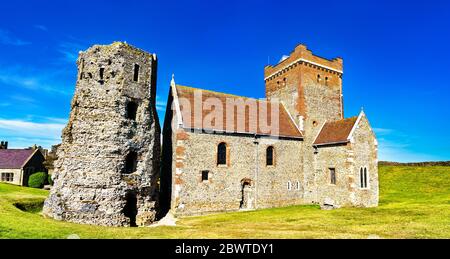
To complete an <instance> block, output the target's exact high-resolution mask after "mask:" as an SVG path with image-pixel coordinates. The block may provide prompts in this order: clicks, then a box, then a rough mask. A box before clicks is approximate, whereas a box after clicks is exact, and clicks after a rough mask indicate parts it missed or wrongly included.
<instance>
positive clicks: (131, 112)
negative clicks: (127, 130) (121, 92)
mask: <svg viewBox="0 0 450 259" xmlns="http://www.w3.org/2000/svg"><path fill="white" fill-rule="evenodd" d="M137 110H138V105H137V103H136V102H133V101H130V102H128V103H127V110H126V113H127V119H129V120H134V121H135V120H136V117H137Z"/></svg>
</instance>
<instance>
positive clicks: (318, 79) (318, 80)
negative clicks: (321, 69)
mask: <svg viewBox="0 0 450 259" xmlns="http://www.w3.org/2000/svg"><path fill="white" fill-rule="evenodd" d="M317 83H320V75H317Z"/></svg>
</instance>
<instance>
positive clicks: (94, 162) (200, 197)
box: [43, 42, 378, 226]
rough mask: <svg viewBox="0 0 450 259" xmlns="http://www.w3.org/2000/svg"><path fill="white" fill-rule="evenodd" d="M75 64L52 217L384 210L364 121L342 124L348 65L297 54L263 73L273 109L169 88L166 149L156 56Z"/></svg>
mask: <svg viewBox="0 0 450 259" xmlns="http://www.w3.org/2000/svg"><path fill="white" fill-rule="evenodd" d="M77 64H78V79H77V84H76V89H75V94H74V97H73V100H72V104H71V112H70V119H69V123H68V124H67V126H66V128H65V129H64V131H63V135H62V144H61V145H60V146H59V148H58V150H57V157H58V159H57V160H56V162H55V163H54V173H53V180H54V186H53V188H52V190H51V192H50V196H49V197H48V198H47V200H46V201H45V204H44V210H43V214H44V215H45V216H47V217H50V218H54V219H57V220H65V221H71V222H76V223H82V224H93V225H103V226H145V225H149V224H152V223H153V222H154V221H156V220H158V219H160V218H161V217H163V216H164V215H165V214H166V213H167V212H169V211H171V212H172V213H173V214H174V215H175V216H186V215H199V214H204V213H211V212H225V211H238V210H254V209H262V208H272V207H281V206H290V205H300V204H320V205H321V206H323V207H324V208H339V207H343V206H357V207H372V206H377V204H378V167H377V141H376V138H375V135H374V133H373V131H372V129H371V127H370V125H369V122H368V120H367V117H366V115H365V114H364V112H361V114H359V116H357V117H352V118H345V117H344V106H343V98H342V96H343V95H342V75H343V61H342V59H340V58H337V59H333V60H328V59H324V58H321V57H319V56H316V55H314V54H312V52H311V51H309V50H308V49H307V48H306V46H304V45H299V46H297V47H296V48H295V50H294V51H293V52H292V53H291V55H290V56H288V57H284V58H283V59H282V61H280V62H279V63H278V64H277V65H275V66H267V67H266V68H265V71H264V72H265V85H266V98H265V99H254V98H247V97H241V96H236V95H231V94H225V93H218V92H214V91H208V90H202V89H196V88H192V87H187V86H182V85H178V84H176V83H175V79H173V80H172V82H171V85H170V93H169V99H168V104H167V109H166V115H165V121H164V127H163V132H162V134H163V138H162V140H163V143H161V129H160V125H159V120H158V115H157V112H156V78H157V64H158V60H157V57H156V55H155V54H149V53H147V52H145V51H143V50H140V49H138V48H135V47H132V46H130V45H128V44H126V43H120V42H116V43H113V44H112V45H108V46H101V45H95V46H93V47H91V48H89V49H88V50H87V51H85V52H80V56H79V58H78V61H77Z"/></svg>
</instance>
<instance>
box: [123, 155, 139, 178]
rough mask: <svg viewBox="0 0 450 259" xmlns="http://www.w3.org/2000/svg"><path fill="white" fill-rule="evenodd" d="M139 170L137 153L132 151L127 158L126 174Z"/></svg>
mask: <svg viewBox="0 0 450 259" xmlns="http://www.w3.org/2000/svg"><path fill="white" fill-rule="evenodd" d="M136 170H137V153H136V152H134V151H131V152H130V153H128V155H127V157H126V159H125V171H124V173H125V174H132V173H134V172H136Z"/></svg>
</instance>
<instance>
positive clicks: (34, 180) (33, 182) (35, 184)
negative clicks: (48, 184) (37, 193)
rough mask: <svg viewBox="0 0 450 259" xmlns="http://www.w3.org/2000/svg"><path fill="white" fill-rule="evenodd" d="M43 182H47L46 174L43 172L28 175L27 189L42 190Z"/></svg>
mask: <svg viewBox="0 0 450 259" xmlns="http://www.w3.org/2000/svg"><path fill="white" fill-rule="evenodd" d="M45 181H47V174H46V173H44V172H39V173H35V174H32V175H30V178H29V179H28V187H31V188H39V189H40V188H42V187H44V185H45Z"/></svg>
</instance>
